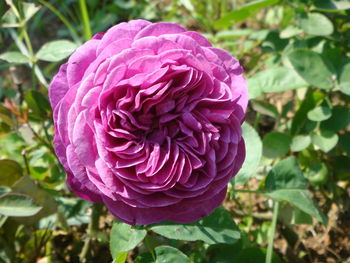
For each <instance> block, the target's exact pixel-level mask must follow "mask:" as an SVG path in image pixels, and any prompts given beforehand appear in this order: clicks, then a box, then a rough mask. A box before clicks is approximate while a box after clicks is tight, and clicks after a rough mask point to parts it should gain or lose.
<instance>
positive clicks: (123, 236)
mask: <svg viewBox="0 0 350 263" xmlns="http://www.w3.org/2000/svg"><path fill="white" fill-rule="evenodd" d="M146 234H147V231H146V230H141V229H135V228H132V227H131V226H130V225H128V224H125V223H122V222H117V221H116V222H114V224H113V226H112V230H111V235H110V243H109V246H110V251H111V254H112V257H113V258H115V257H116V256H117V255H118V254H119V253H121V252H127V251H130V250H133V249H134V248H135V247H136V246H137V245H138V244H139V243H140V242H141V241H142V240H143V239H144V238H145V236H146Z"/></svg>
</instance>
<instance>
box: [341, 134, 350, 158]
mask: <svg viewBox="0 0 350 263" xmlns="http://www.w3.org/2000/svg"><path fill="white" fill-rule="evenodd" d="M339 146H340V147H341V148H342V149H343V150H344V151H345V152H346V154H347V155H348V156H350V134H340V135H339Z"/></svg>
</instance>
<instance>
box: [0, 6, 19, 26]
mask: <svg viewBox="0 0 350 263" xmlns="http://www.w3.org/2000/svg"><path fill="white" fill-rule="evenodd" d="M0 25H1V27H19V26H20V23H19V21H18V18H17V17H16V15H15V14H14V13H13V11H12V9H11V8H10V9H9V10H7V11H6V13H5V14H4V15H3V16H2V17H1V19H0Z"/></svg>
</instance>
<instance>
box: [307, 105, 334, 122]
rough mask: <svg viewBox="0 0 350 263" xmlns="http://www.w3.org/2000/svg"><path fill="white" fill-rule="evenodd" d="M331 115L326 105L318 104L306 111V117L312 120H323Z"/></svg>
mask: <svg viewBox="0 0 350 263" xmlns="http://www.w3.org/2000/svg"><path fill="white" fill-rule="evenodd" d="M331 116H332V110H331V109H330V108H329V107H326V106H318V107H315V108H313V109H312V110H310V111H309V112H308V113H307V117H308V119H309V120H312V121H324V120H327V119H329V118H330V117H331Z"/></svg>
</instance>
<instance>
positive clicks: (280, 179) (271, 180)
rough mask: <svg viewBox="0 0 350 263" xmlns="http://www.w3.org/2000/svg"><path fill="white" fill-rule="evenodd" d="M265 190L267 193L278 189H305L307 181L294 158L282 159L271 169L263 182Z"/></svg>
mask: <svg viewBox="0 0 350 263" xmlns="http://www.w3.org/2000/svg"><path fill="white" fill-rule="evenodd" d="M265 188H266V190H267V191H269V192H271V191H275V190H280V189H306V188H307V180H306V179H305V177H304V176H303V172H302V171H301V170H300V168H299V166H298V163H297V161H296V159H295V157H289V158H287V159H284V160H282V161H280V162H279V163H277V164H276V165H275V166H274V167H273V168H272V169H271V171H270V172H269V174H268V176H267V178H266V181H265Z"/></svg>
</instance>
